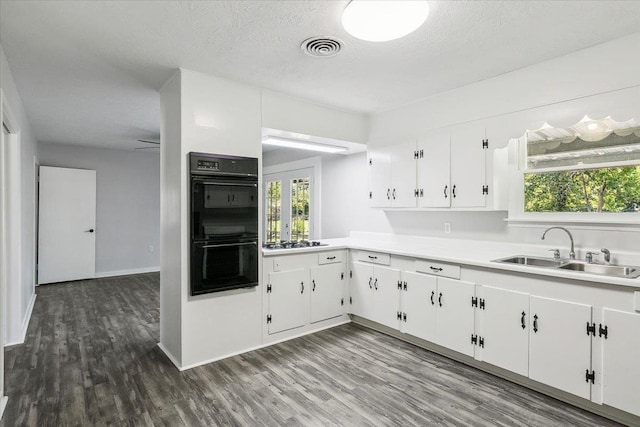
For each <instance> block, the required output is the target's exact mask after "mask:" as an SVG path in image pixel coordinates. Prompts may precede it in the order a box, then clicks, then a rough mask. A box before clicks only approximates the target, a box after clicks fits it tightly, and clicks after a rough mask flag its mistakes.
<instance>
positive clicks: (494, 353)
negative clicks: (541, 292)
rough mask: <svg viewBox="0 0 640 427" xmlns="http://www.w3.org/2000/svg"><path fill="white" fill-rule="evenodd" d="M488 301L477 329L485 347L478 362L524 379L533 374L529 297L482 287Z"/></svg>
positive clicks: (480, 293) (481, 294)
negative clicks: (531, 371)
mask: <svg viewBox="0 0 640 427" xmlns="http://www.w3.org/2000/svg"><path fill="white" fill-rule="evenodd" d="M476 290H477V294H478V295H477V296H478V298H482V299H483V300H484V307H485V308H484V310H478V313H479V322H480V325H479V327H478V328H476V330H477V332H478V335H479V336H481V337H482V338H483V340H484V347H479V348H477V349H476V356H478V357H476V358H477V359H478V360H482V361H485V362H487V363H491V364H492V365H496V366H499V367H501V368H504V369H508V370H509V371H511V372H515V373H517V374H520V375H524V376H527V375H528V373H529V294H525V293H522V292H515V291H507V290H504V289H497V288H492V287H489V286H478V288H477V289H476Z"/></svg>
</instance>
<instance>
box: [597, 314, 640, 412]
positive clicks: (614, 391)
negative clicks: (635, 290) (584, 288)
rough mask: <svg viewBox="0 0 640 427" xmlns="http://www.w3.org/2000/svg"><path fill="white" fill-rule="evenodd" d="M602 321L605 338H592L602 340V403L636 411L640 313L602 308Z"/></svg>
mask: <svg viewBox="0 0 640 427" xmlns="http://www.w3.org/2000/svg"><path fill="white" fill-rule="evenodd" d="M605 325H606V327H607V338H606V339H605V338H604V336H603V337H598V338H596V339H601V340H603V343H602V345H603V351H602V400H603V403H605V404H607V405H609V406H613V407H615V408H618V409H622V410H623V411H627V412H631V413H632V414H635V415H640V314H635V313H625V312H622V311H617V310H611V309H607V308H605V309H604V310H603V325H602V326H603V327H604V326H605ZM599 326H600V325H596V328H598V329H599ZM596 336H598V332H596ZM594 369H595V367H594Z"/></svg>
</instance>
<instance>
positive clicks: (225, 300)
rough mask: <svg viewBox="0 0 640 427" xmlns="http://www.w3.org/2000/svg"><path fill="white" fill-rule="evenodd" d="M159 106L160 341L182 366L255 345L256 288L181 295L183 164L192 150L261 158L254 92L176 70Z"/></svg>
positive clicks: (185, 236) (184, 272) (186, 243)
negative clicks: (177, 317)
mask: <svg viewBox="0 0 640 427" xmlns="http://www.w3.org/2000/svg"><path fill="white" fill-rule="evenodd" d="M161 103H162V114H163V118H162V122H163V124H162V126H163V127H162V135H163V137H162V138H163V139H162V144H163V145H162V147H163V151H162V202H161V203H162V212H163V219H162V243H163V255H162V264H161V309H160V310H161V311H160V318H161V323H160V328H161V334H160V337H161V342H160V345H161V347H162V348H163V349H164V350H165V351H167V350H168V352H169V353H170V357H172V358H173V360H174V363H176V364H177V365H178V366H180V367H189V366H193V365H196V364H201V363H204V362H206V361H209V360H215V359H219V358H222V357H226V356H229V355H232V354H235V353H239V352H244V351H247V350H248V349H250V348H254V347H256V346H259V345H260V344H261V342H262V334H261V332H262V328H261V325H262V324H261V319H262V299H261V296H262V288H261V286H262V285H260V286H258V287H256V288H252V289H239V290H234V291H228V292H221V293H213V294H207V295H201V296H195V297H191V296H189V253H190V244H191V242H190V233H189V230H188V215H189V209H188V201H189V194H188V189H189V185H188V164H187V159H188V153H189V152H192V151H193V152H204V153H217V154H229V155H238V156H247V157H256V158H258V159H259V160H261V157H262V155H261V154H262V153H261V150H262V146H261V103H260V90H259V89H257V88H253V87H249V86H245V85H242V84H238V83H235V82H232V81H229V80H225V79H219V78H216V77H212V76H207V75H204V74H200V73H196V72H192V71H188V70H180V71H179V73H178V74H177V75H176V76H174V78H173V79H172V80H170V81H169V82H168V83H167V84H166V85H165V87H164V88H163V89H162V91H161ZM176 116H178V117H179V120H176ZM260 167H261V165H260ZM260 187H261V186H260ZM175 260H179V263H176V262H175ZM176 297H178V298H179V301H180V306H179V313H180V314H179V321H178V322H177V323H178V324H179V328H176V327H175V324H172V323H169V322H167V321H166V319H165V318H164V317H165V316H170V317H171V318H174V321H175V314H174V313H170V312H167V310H175V309H176V307H175V303H176V301H175V298H176ZM163 299H164V300H163ZM176 347H179V350H178V349H175V348H176Z"/></svg>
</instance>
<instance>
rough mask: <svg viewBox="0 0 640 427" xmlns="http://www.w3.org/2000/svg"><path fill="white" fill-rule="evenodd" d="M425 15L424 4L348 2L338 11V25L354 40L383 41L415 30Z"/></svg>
mask: <svg viewBox="0 0 640 427" xmlns="http://www.w3.org/2000/svg"><path fill="white" fill-rule="evenodd" d="M428 15H429V5H428V4H427V2H426V1H403V0H395V1H393V0H392V1H385V0H375V1H372V0H352V1H351V2H350V3H349V4H348V5H347V7H346V8H345V9H344V12H342V26H343V27H344V29H345V30H347V32H348V33H349V34H351V35H352V36H353V37H356V38H358V39H361V40H367V41H372V42H384V41H388V40H395V39H399V38H400V37H404V36H406V35H407V34H409V33H411V32H413V31H415V30H417V29H418V27H420V26H421V25H422V24H423V23H424V21H426V20H427V16H428Z"/></svg>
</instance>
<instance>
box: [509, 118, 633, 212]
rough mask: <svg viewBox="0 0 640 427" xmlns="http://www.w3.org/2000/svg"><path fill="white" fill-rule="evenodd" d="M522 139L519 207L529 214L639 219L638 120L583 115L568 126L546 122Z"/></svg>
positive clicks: (528, 132) (520, 148)
mask: <svg viewBox="0 0 640 427" xmlns="http://www.w3.org/2000/svg"><path fill="white" fill-rule="evenodd" d="M519 141H520V147H519V152H520V156H519V158H520V168H519V169H520V173H521V178H522V180H521V183H522V189H521V195H522V196H521V197H522V198H521V203H522V204H521V207H520V209H522V211H521V212H522V213H524V214H525V215H527V214H533V215H535V214H543V213H544V214H556V213H557V214H569V213H574V214H575V215H582V216H585V214H587V215H586V216H588V217H590V218H593V217H594V215H596V214H601V215H605V214H617V215H618V216H616V217H617V218H621V216H625V215H626V218H627V220H633V221H640V215H639V213H640V122H638V121H637V120H635V119H631V120H628V121H625V122H617V121H615V120H613V119H612V118H611V117H606V118H604V119H601V120H592V119H590V118H589V117H587V116H585V117H584V118H583V119H582V120H581V121H580V122H578V123H576V124H575V125H573V126H571V127H568V128H554V127H552V126H550V125H548V124H545V125H544V126H543V127H542V128H540V129H538V130H534V131H527V132H526V134H525V135H524V137H523V138H520V140H519ZM590 214H592V215H590ZM635 215H638V216H637V217H636V216H635Z"/></svg>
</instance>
